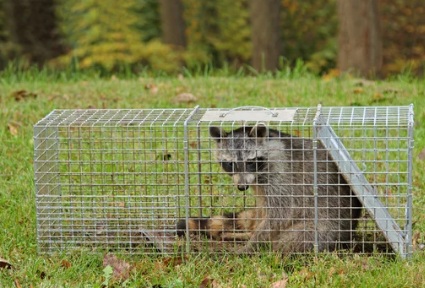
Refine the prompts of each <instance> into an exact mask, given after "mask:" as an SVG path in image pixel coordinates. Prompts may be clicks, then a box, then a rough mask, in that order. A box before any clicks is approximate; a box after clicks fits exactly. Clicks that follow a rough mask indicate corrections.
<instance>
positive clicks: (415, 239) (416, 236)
mask: <svg viewBox="0 0 425 288" xmlns="http://www.w3.org/2000/svg"><path fill="white" fill-rule="evenodd" d="M420 238H421V233H419V231H416V232H415V233H414V234H413V237H412V246H413V250H416V249H417V248H418V244H419V239H420Z"/></svg>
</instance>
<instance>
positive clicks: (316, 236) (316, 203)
mask: <svg viewBox="0 0 425 288" xmlns="http://www.w3.org/2000/svg"><path fill="white" fill-rule="evenodd" d="M321 112H322V105H320V104H319V105H317V111H316V115H315V117H314V119H313V173H314V174H313V194H314V253H315V254H317V253H318V252H319V227H318V226H319V192H318V191H319V187H318V180H317V178H318V177H317V173H318V169H317V141H318V138H317V136H318V135H317V122H318V121H319V118H320V114H321Z"/></svg>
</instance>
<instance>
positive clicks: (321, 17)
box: [281, 0, 337, 73]
mask: <svg viewBox="0 0 425 288" xmlns="http://www.w3.org/2000/svg"><path fill="white" fill-rule="evenodd" d="M282 6H283V7H282V15H281V23H282V24H281V25H282V38H283V39H282V43H283V44H282V45H283V55H284V57H285V59H287V60H288V61H289V62H290V64H292V65H293V64H294V63H295V61H296V60H297V59H302V60H303V61H305V62H306V65H307V67H308V68H309V69H310V70H311V71H312V72H314V73H321V72H324V71H326V70H329V69H331V68H333V67H335V64H336V55H337V47H336V37H337V16H336V1H335V0H317V1H297V0H282Z"/></svg>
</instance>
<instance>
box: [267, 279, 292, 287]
mask: <svg viewBox="0 0 425 288" xmlns="http://www.w3.org/2000/svg"><path fill="white" fill-rule="evenodd" d="M286 284H288V278H286V279H282V280H279V281H276V282H274V283H272V285H271V286H270V288H285V287H286Z"/></svg>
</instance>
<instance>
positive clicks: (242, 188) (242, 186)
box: [238, 185, 249, 191]
mask: <svg viewBox="0 0 425 288" xmlns="http://www.w3.org/2000/svg"><path fill="white" fill-rule="evenodd" d="M248 188H249V185H238V189H239V191H245V190H247V189H248Z"/></svg>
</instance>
